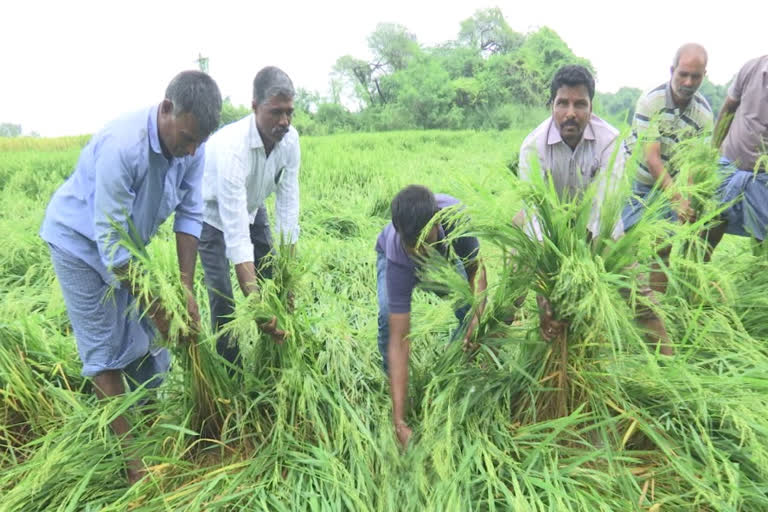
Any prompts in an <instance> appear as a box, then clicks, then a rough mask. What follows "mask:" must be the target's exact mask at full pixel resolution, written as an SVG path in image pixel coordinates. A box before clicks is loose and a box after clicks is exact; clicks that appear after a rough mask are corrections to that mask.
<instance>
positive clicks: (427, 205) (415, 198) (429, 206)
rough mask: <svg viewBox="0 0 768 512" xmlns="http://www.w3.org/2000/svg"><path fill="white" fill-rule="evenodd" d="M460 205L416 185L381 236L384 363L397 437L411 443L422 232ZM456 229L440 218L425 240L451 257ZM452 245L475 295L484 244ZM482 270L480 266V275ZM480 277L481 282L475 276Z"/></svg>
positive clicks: (399, 198)
mask: <svg viewBox="0 0 768 512" xmlns="http://www.w3.org/2000/svg"><path fill="white" fill-rule="evenodd" d="M457 204H459V200H458V199H456V198H454V197H451V196H449V195H446V194H433V193H432V192H431V191H430V190H429V189H427V188H426V187H422V186H420V185H410V186H408V187H406V188H404V189H403V190H401V191H400V192H399V193H398V194H397V195H396V196H395V198H394V199H393V200H392V205H391V210H392V222H390V223H389V224H387V226H386V227H385V228H384V229H383V230H382V231H381V233H380V234H379V237H378V239H377V240H376V254H377V256H376V282H377V288H378V301H379V336H378V338H379V340H378V341H379V351H380V352H381V356H382V366H383V367H384V371H385V372H387V373H388V374H389V382H390V392H391V394H392V421H393V423H394V427H395V433H396V434H397V439H398V440H399V441H400V443H401V444H402V445H403V446H406V445H407V444H408V440H409V439H410V437H411V433H412V432H411V429H410V427H409V426H408V424H407V423H406V422H405V412H406V411H405V401H406V397H407V395H408V358H409V355H410V341H409V340H408V333H409V331H410V328H411V295H412V294H413V289H414V288H415V287H416V285H417V284H418V283H419V278H418V275H417V273H418V269H419V265H418V259H419V255H420V254H421V253H423V251H424V249H425V247H424V246H423V245H421V244H419V236H420V234H421V232H422V230H423V229H424V227H425V226H426V225H427V224H428V223H429V222H430V221H431V220H432V217H433V216H434V215H435V214H436V213H438V212H439V211H440V210H441V209H443V208H447V207H450V206H454V205H457ZM454 229H455V226H454V225H453V224H451V223H435V224H434V225H433V226H432V229H431V231H430V232H429V235H428V236H427V237H426V240H425V243H426V244H431V245H433V246H435V247H436V248H437V250H438V251H439V252H440V253H442V254H443V255H446V256H447V253H448V247H447V246H446V245H447V244H445V243H444V239H445V238H446V236H448V235H450V233H451V232H452V231H453V230H454ZM451 246H452V248H453V251H454V252H455V253H456V256H458V257H459V259H460V263H459V264H458V266H459V267H460V268H461V269H462V271H465V273H466V276H467V279H468V280H469V285H470V287H471V288H472V291H473V292H474V293H475V294H480V293H483V292H484V291H485V288H486V286H487V282H486V277H485V269H484V268H481V266H480V264H479V259H478V250H479V243H478V241H477V238H475V237H470V236H466V237H459V238H456V239H455V240H454V241H453V242H452V243H451ZM478 269H479V270H480V272H479V275H478ZM476 276H477V282H475V277H476ZM468 310H469V308H468V307H464V308H460V309H459V310H458V311H456V317H457V318H458V319H459V322H463V321H464V317H465V316H466V314H467V312H468ZM479 314H480V313H479V312H478V313H477V314H476V315H475V317H474V318H473V319H472V321H471V323H470V325H469V327H468V329H467V334H466V336H465V342H466V341H467V340H468V339H469V338H470V336H471V334H472V329H473V328H474V327H475V325H476V324H477V319H478V317H479Z"/></svg>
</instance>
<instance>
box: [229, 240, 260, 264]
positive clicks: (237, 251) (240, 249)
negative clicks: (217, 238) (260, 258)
mask: <svg viewBox="0 0 768 512" xmlns="http://www.w3.org/2000/svg"><path fill="white" fill-rule="evenodd" d="M226 252H227V259H229V261H231V262H232V264H233V265H239V264H240V263H245V262H246V261H253V244H251V243H247V244H245V243H244V244H240V245H236V246H234V247H227V251H226Z"/></svg>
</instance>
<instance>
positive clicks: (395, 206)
mask: <svg viewBox="0 0 768 512" xmlns="http://www.w3.org/2000/svg"><path fill="white" fill-rule="evenodd" d="M390 207H391V210H392V225H393V226H394V227H395V231H397V233H398V234H399V235H400V238H401V239H402V240H403V242H404V243H405V245H406V246H408V247H414V246H415V245H416V242H417V241H418V239H419V235H420V234H421V230H422V229H424V226H426V225H427V224H428V223H429V221H430V220H432V217H433V216H434V215H435V213H437V210H438V208H437V200H436V199H435V195H434V194H433V193H432V191H431V190H429V189H428V188H427V187H424V186H421V185H409V186H407V187H405V188H404V189H403V190H401V191H400V192H398V193H397V195H396V196H395V198H394V199H392V204H391V205H390Z"/></svg>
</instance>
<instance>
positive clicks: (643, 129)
mask: <svg viewBox="0 0 768 512" xmlns="http://www.w3.org/2000/svg"><path fill="white" fill-rule="evenodd" d="M712 125H713V119H712V108H711V107H710V106H709V103H708V102H707V100H706V98H704V96H702V95H701V93H700V92H698V91H696V93H695V94H694V95H693V98H692V99H691V101H690V102H689V103H688V106H687V107H685V108H684V109H679V108H677V107H676V106H675V102H674V101H673V99H672V89H671V88H670V84H669V82H667V83H664V84H662V85H660V86H658V87H656V88H655V89H651V90H650V91H649V92H647V93H645V94H644V95H642V96H641V97H640V99H639V100H637V106H636V107H635V116H634V118H633V119H632V134H631V135H630V136H629V137H627V139H626V140H625V141H624V152H625V153H626V157H627V161H629V157H630V156H631V155H632V152H633V151H634V149H635V148H636V147H637V146H638V142H640V143H641V144H642V141H643V140H645V141H658V142H660V143H661V160H662V161H663V162H664V169H665V170H666V171H667V172H668V173H669V174H670V175H674V174H677V170H676V169H673V168H672V164H671V159H672V155H673V154H674V149H675V145H676V144H677V143H678V142H680V141H682V140H685V139H688V138H691V137H696V136H699V135H704V134H708V133H711V132H712ZM637 166H638V168H637V176H636V179H637V181H638V182H640V183H644V184H646V185H653V184H654V183H655V178H654V177H653V176H652V175H651V173H650V171H649V169H648V166H647V164H646V162H645V159H644V158H638V159H637Z"/></svg>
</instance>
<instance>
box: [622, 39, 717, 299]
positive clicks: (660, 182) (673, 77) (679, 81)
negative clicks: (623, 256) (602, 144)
mask: <svg viewBox="0 0 768 512" xmlns="http://www.w3.org/2000/svg"><path fill="white" fill-rule="evenodd" d="M706 73H707V52H706V50H705V49H704V48H703V47H702V46H701V45H698V44H695V43H689V44H685V45H683V46H681V47H680V48H679V49H678V50H677V52H676V53H675V57H674V59H673V60H672V67H671V68H670V79H669V81H668V82H665V83H663V84H661V85H659V86H658V87H655V88H653V89H651V90H650V91H648V92H647V93H645V94H644V95H643V96H641V97H640V99H639V100H638V101H637V106H636V108H635V116H634V118H633V120H632V134H631V135H630V136H629V137H628V138H627V139H626V140H625V141H624V146H623V147H624V152H625V156H626V161H629V159H630V158H631V157H632V155H633V154H634V153H637V152H639V154H636V155H635V157H636V160H637V167H638V169H637V175H636V176H635V181H634V184H633V187H632V195H633V197H632V198H631V199H630V201H629V204H628V205H627V206H626V208H624V211H623V212H622V215H621V218H622V223H623V227H624V230H625V231H628V230H630V229H632V227H633V226H634V225H635V224H636V223H637V222H638V221H639V220H640V218H641V217H642V215H643V211H644V210H645V205H646V204H648V202H649V201H654V200H655V199H656V198H657V197H659V196H661V195H662V194H661V191H664V192H668V193H669V194H670V195H669V197H670V198H671V205H670V208H668V209H667V210H666V211H665V216H666V217H667V218H668V219H669V220H671V221H680V222H689V221H692V220H693V219H694V217H695V213H694V211H693V209H692V208H691V204H690V199H689V198H687V197H685V196H684V195H683V194H682V193H681V192H680V191H679V190H678V186H677V184H676V179H675V177H676V175H677V169H675V168H674V167H673V165H672V160H671V158H672V155H673V154H674V151H675V147H676V146H677V144H679V143H680V142H682V141H683V140H685V139H689V138H692V137H697V136H700V135H704V134H708V133H711V132H712V125H713V124H714V123H713V116H712V108H711V107H710V106H709V103H708V102H707V100H706V99H705V98H704V96H702V95H701V93H699V92H698V89H699V87H700V86H701V82H702V81H703V80H704V76H705V75H706ZM668 254H669V249H664V250H663V251H662V254H660V255H661V256H662V257H663V258H664V257H666V256H668ZM651 287H652V288H653V289H654V290H657V291H659V292H660V293H664V292H665V291H666V287H667V278H666V275H665V274H664V273H663V272H654V273H653V274H652V275H651Z"/></svg>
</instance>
